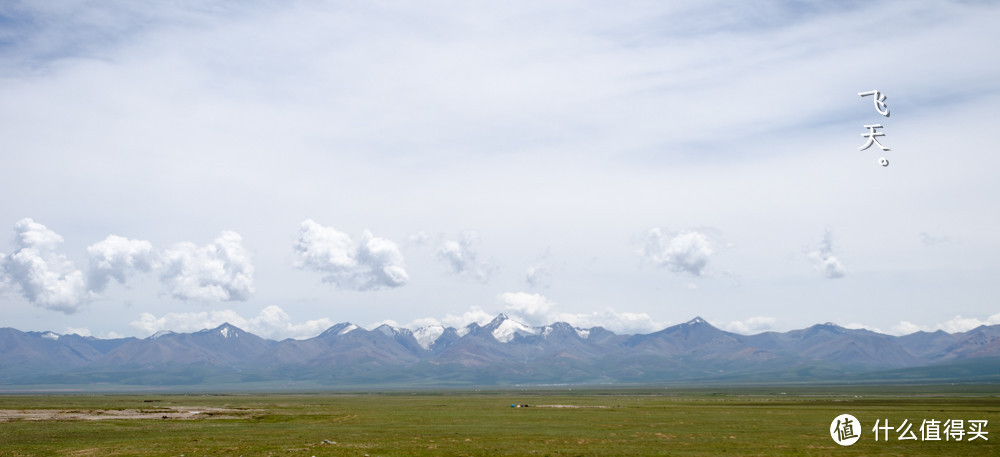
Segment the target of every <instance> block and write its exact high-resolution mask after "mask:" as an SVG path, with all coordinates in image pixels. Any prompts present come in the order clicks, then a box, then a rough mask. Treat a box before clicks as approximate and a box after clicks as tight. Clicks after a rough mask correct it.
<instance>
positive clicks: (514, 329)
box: [492, 314, 539, 343]
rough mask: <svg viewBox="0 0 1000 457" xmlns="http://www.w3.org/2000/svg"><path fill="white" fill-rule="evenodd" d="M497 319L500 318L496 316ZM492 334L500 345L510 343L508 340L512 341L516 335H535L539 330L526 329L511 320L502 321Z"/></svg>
mask: <svg viewBox="0 0 1000 457" xmlns="http://www.w3.org/2000/svg"><path fill="white" fill-rule="evenodd" d="M500 316H503V317H507V316H504V315H503V314H501V315H500ZM497 319H500V317H499V316H497ZM494 322H496V319H495V320H494ZM492 333H493V338H496V340H497V341H499V342H501V343H508V342H510V340H513V339H514V336H515V335H517V334H521V335H537V334H538V333H539V329H537V328H532V327H528V326H527V325H524V324H522V323H520V322H517V321H515V320H513V319H504V320H503V321H502V322H500V323H499V325H497V327H496V329H494V330H493V332H492Z"/></svg>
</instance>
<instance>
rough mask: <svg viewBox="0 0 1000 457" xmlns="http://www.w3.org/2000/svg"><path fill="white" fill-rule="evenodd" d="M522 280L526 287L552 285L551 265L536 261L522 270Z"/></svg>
mask: <svg viewBox="0 0 1000 457" xmlns="http://www.w3.org/2000/svg"><path fill="white" fill-rule="evenodd" d="M524 282H525V283H527V284H528V287H531V288H535V287H540V288H545V289H547V288H549V287H551V286H552V267H550V266H549V264H548V263H547V262H544V261H542V262H538V263H536V264H534V265H530V266H528V268H527V269H526V270H525V271H524Z"/></svg>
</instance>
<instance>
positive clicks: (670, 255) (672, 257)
mask: <svg viewBox="0 0 1000 457" xmlns="http://www.w3.org/2000/svg"><path fill="white" fill-rule="evenodd" d="M713 253H714V249H713V247H712V242H711V241H710V239H709V237H708V236H707V235H705V234H704V233H700V232H697V231H684V232H680V233H677V234H670V233H666V232H664V231H663V230H662V229H660V228H659V227H654V228H653V229H651V230H650V231H649V234H647V235H646V245H645V246H644V247H643V248H642V250H641V251H640V254H642V257H643V259H644V260H646V261H648V262H652V263H653V264H654V265H656V266H658V267H661V268H667V269H669V270H670V271H673V272H676V273H690V274H691V275H694V276H702V275H703V274H704V272H705V267H706V266H707V265H708V261H709V259H710V258H711V256H712V254H713Z"/></svg>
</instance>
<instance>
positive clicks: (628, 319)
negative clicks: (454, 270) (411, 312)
mask: <svg viewBox="0 0 1000 457" xmlns="http://www.w3.org/2000/svg"><path fill="white" fill-rule="evenodd" d="M497 301H498V302H499V303H500V305H501V309H500V310H501V311H503V312H505V313H507V314H508V315H510V317H511V318H512V319H515V320H518V321H521V322H523V323H525V324H529V325H533V326H542V325H548V324H552V323H555V322H566V323H568V324H570V325H573V326H575V327H581V328H590V327H604V328H606V329H608V330H611V331H613V332H615V333H628V334H633V333H651V332H655V331H658V330H662V329H663V328H665V327H666V326H667V323H664V322H658V321H656V320H654V319H653V318H652V317H651V316H650V315H649V314H646V313H629V312H618V311H617V310H615V309H614V308H607V309H605V310H603V311H595V312H590V313H566V312H560V311H559V310H558V309H557V305H556V303H555V302H554V301H552V300H550V299H549V298H547V297H545V296H543V295H540V294H533V293H527V292H507V293H503V294H500V295H499V296H498V297H497ZM496 314H497V313H488V312H486V311H484V310H483V309H482V308H481V307H479V306H473V307H472V308H470V309H469V310H468V311H466V312H465V313H463V314H461V315H453V314H448V315H447V316H445V317H444V318H442V319H441V320H440V321H438V320H437V319H434V318H424V319H418V320H415V321H414V322H411V323H410V324H407V325H406V327H407V328H412V329H416V328H419V327H420V326H423V325H437V324H439V323H440V324H443V325H446V326H449V327H455V328H462V327H465V326H466V325H468V324H470V323H472V322H476V323H478V324H480V325H484V324H487V323H489V322H490V321H491V320H493V318H494V317H496Z"/></svg>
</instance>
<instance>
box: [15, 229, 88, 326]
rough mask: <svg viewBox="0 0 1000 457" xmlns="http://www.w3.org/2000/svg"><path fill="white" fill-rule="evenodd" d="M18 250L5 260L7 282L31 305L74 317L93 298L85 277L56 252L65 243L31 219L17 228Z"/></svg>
mask: <svg viewBox="0 0 1000 457" xmlns="http://www.w3.org/2000/svg"><path fill="white" fill-rule="evenodd" d="M14 234H15V235H14V246H15V247H16V248H17V249H16V250H15V251H14V252H13V253H11V254H10V255H8V256H6V257H3V258H2V269H3V276H4V277H5V280H4V282H6V283H8V284H12V285H16V287H17V288H19V289H20V291H21V294H22V295H23V296H24V298H26V299H27V300H28V301H29V302H31V303H33V304H35V305H37V306H41V307H42V308H46V309H51V310H55V311H61V312H64V313H66V314H73V313H75V312H77V311H79V310H80V307H81V306H82V305H83V304H84V303H85V302H86V301H87V300H88V299H89V298H90V294H88V293H87V290H86V285H85V284H84V278H83V273H82V272H81V271H80V270H78V269H76V268H75V267H74V266H73V263H72V262H70V261H69V260H68V259H67V258H66V257H65V256H63V255H62V254H59V253H57V252H56V251H55V248H56V247H57V246H58V245H59V244H61V243H62V242H63V238H62V237H61V236H59V234H57V233H56V232H53V231H52V230H49V229H48V228H47V227H45V226H44V225H42V224H39V223H37V222H35V221H33V220H31V219H27V218H26V219H21V220H20V221H18V222H17V223H16V224H14Z"/></svg>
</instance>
